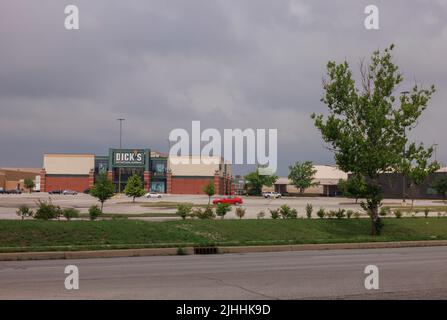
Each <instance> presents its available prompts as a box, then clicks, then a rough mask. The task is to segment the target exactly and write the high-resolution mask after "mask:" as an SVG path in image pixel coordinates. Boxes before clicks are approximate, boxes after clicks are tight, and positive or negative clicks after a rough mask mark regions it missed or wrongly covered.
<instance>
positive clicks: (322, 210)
mask: <svg viewBox="0 0 447 320" xmlns="http://www.w3.org/2000/svg"><path fill="white" fill-rule="evenodd" d="M325 215H326V212H325V211H324V209H323V208H320V209H318V211H317V216H318V217H319V218H320V219H324V216H325Z"/></svg>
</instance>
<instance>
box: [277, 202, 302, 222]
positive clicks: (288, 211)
mask: <svg viewBox="0 0 447 320" xmlns="http://www.w3.org/2000/svg"><path fill="white" fill-rule="evenodd" d="M278 211H279V214H280V215H281V217H282V218H283V219H296V218H297V217H298V212H297V211H296V209H292V208H290V207H289V206H288V205H287V204H284V205H282V206H281V207H280V208H279V209H278Z"/></svg>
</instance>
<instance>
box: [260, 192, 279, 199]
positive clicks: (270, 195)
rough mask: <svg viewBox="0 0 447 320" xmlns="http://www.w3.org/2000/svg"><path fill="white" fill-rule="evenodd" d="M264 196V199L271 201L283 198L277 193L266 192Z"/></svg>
mask: <svg viewBox="0 0 447 320" xmlns="http://www.w3.org/2000/svg"><path fill="white" fill-rule="evenodd" d="M262 195H263V196H264V198H269V199H276V198H281V193H279V192H275V191H270V192H264V193H263V194H262Z"/></svg>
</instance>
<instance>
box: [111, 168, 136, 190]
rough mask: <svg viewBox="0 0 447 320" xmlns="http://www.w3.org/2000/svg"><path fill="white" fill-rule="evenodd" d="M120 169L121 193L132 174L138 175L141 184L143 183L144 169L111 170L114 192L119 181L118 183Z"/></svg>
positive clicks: (117, 188)
mask: <svg viewBox="0 0 447 320" xmlns="http://www.w3.org/2000/svg"><path fill="white" fill-rule="evenodd" d="M120 169H121V192H123V191H124V188H125V187H126V183H127V179H129V178H130V177H131V176H133V175H134V174H136V175H138V176H139V177H140V179H141V182H142V183H143V181H144V168H126V167H125V168H113V183H114V184H115V191H116V192H118V191H119V190H120V188H119V181H120Z"/></svg>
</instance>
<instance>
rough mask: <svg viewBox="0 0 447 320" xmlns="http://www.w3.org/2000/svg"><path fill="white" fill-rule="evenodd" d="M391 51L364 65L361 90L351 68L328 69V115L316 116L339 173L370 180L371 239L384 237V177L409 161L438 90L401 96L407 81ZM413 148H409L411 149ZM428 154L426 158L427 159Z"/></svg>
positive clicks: (420, 153)
mask: <svg viewBox="0 0 447 320" xmlns="http://www.w3.org/2000/svg"><path fill="white" fill-rule="evenodd" d="M393 48H394V46H393V45H391V46H390V47H389V48H387V49H385V51H384V52H381V51H379V50H377V51H375V52H374V53H373V54H372V56H371V61H370V63H365V61H364V60H363V61H361V63H360V75H361V77H360V79H361V85H360V86H357V85H356V82H355V80H354V77H353V75H352V71H351V69H350V67H349V65H348V63H347V62H344V63H341V64H337V63H335V62H333V61H330V62H329V63H328V64H327V76H328V79H327V80H325V82H324V84H323V87H324V91H325V93H324V96H323V98H322V100H321V101H322V102H323V103H324V104H326V105H327V107H328V109H329V113H328V115H327V116H326V117H325V116H323V115H315V114H313V115H312V118H313V120H314V123H315V126H316V127H317V128H318V129H319V130H320V132H321V134H322V137H323V140H324V141H325V142H326V143H328V144H329V145H330V146H331V150H332V151H333V152H334V154H335V161H336V163H337V165H338V167H339V168H340V169H342V170H344V171H345V172H352V173H353V174H356V175H359V176H361V177H363V178H364V179H365V183H366V185H365V199H366V201H362V203H361V205H362V208H363V209H364V210H365V211H367V212H368V213H369V216H370V217H371V220H372V227H371V233H372V235H376V234H378V233H379V232H380V228H381V226H382V222H381V220H380V217H379V214H378V208H379V207H380V205H381V202H382V190H381V186H380V184H379V176H380V174H382V173H385V172H396V171H398V170H399V169H400V168H401V166H402V163H404V161H406V160H407V159H406V157H407V154H406V153H404V152H403V151H404V149H405V146H406V145H407V143H409V141H408V137H407V135H406V130H407V129H408V130H411V129H412V128H414V126H415V124H416V123H417V120H418V118H419V117H420V115H421V113H422V112H423V111H424V110H425V108H426V106H427V104H428V102H429V100H430V98H431V96H432V95H433V93H434V92H435V89H434V86H431V88H430V89H428V90H425V89H421V88H419V87H418V85H417V84H415V85H414V86H413V88H412V89H411V92H410V93H408V92H401V93H398V92H396V91H397V89H398V88H399V86H400V85H401V82H402V81H403V77H402V75H401V74H400V73H399V68H398V67H397V66H396V65H395V64H394V63H393V61H392V60H393V59H392V51H393ZM411 145H414V143H410V146H411ZM416 149H417V150H418V157H421V158H423V157H428V156H431V149H427V150H426V149H424V148H423V146H422V145H420V146H419V147H418V148H416ZM423 152H425V154H423Z"/></svg>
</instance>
